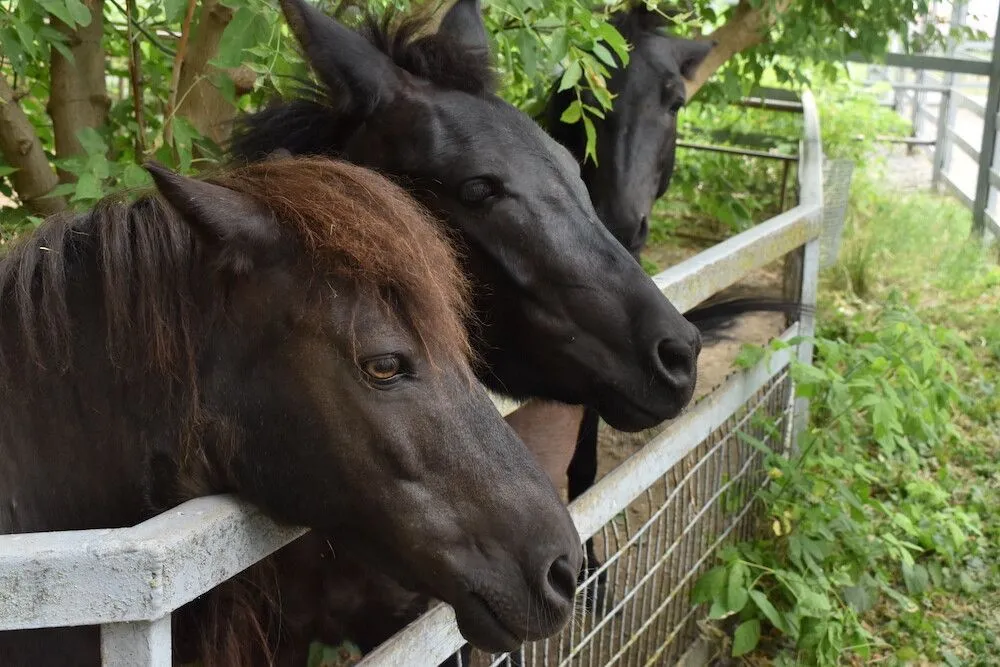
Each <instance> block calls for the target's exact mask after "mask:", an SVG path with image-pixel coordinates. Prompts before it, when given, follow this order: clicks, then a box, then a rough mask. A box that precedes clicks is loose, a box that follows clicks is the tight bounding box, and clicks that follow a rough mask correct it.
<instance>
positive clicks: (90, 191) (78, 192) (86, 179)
mask: <svg viewBox="0 0 1000 667" xmlns="http://www.w3.org/2000/svg"><path fill="white" fill-rule="evenodd" d="M103 194H104V192H103V191H102V190H101V182H100V181H99V180H98V178H97V176H95V175H94V174H81V175H80V178H79V180H77V182H76V188H75V192H74V195H73V201H85V200H94V199H100V198H101V197H102V196H103Z"/></svg>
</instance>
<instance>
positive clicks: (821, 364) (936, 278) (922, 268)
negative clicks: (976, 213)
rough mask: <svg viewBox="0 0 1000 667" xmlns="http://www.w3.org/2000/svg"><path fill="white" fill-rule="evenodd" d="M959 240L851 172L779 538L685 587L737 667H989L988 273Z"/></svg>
mask: <svg viewBox="0 0 1000 667" xmlns="http://www.w3.org/2000/svg"><path fill="white" fill-rule="evenodd" d="M970 227H971V219H970V215H969V213H968V212H967V211H966V210H964V209H963V208H962V207H961V205H960V204H958V203H957V202H956V201H954V200H952V199H950V198H947V197H941V196H936V195H932V194H922V193H921V194H905V193H900V192H898V191H897V190H896V189H894V188H893V187H891V186H889V185H887V184H886V183H883V182H880V181H879V180H877V179H876V178H874V177H873V176H872V175H871V173H869V172H867V171H859V172H857V173H856V176H855V184H854V187H853V188H852V198H851V206H850V212H849V219H848V223H847V226H846V229H845V239H844V244H843V246H842V251H841V256H840V260H839V263H838V264H837V265H836V266H835V267H832V268H831V269H830V270H828V271H827V272H826V273H825V275H824V276H823V279H822V285H821V290H820V304H819V331H818V340H817V357H816V361H815V365H814V366H813V367H801V368H796V369H793V374H794V375H795V377H796V380H797V383H798V386H799V388H800V390H801V391H802V392H803V393H805V394H806V395H809V396H811V398H812V410H811V424H810V428H809V431H808V433H807V434H806V436H805V438H804V440H803V443H804V444H803V451H802V455H801V456H799V457H795V458H792V459H787V458H783V457H780V456H776V455H772V456H770V457H769V461H768V465H769V466H772V474H773V480H774V481H773V482H772V483H771V485H770V487H769V488H768V489H766V490H765V491H764V492H763V493H762V499H763V501H764V506H765V507H767V510H768V512H769V513H770V518H769V519H768V521H767V524H766V525H772V519H773V520H774V521H773V525H774V526H778V528H776V529H774V533H773V534H771V535H769V536H768V537H767V538H766V539H759V540H755V541H751V542H745V543H742V544H738V545H735V546H734V547H732V548H729V549H726V550H725V551H724V553H723V554H722V562H721V564H720V565H718V566H717V567H716V568H715V569H714V570H713V571H712V572H710V573H709V574H708V575H706V577H704V578H703V579H702V580H701V582H699V588H698V591H697V598H698V599H699V600H701V601H708V602H712V615H713V617H715V618H720V619H721V618H726V617H733V618H732V620H734V621H736V623H735V624H734V627H736V632H735V634H734V641H733V645H732V653H733V654H734V655H737V656H739V659H740V660H742V661H744V663H745V664H754V665H765V664H766V665H814V664H815V665H838V664H856V665H862V664H882V665H939V664H944V665H972V666H980V665H1000V463H998V462H1000V395H998V392H997V391H996V389H997V386H998V385H1000V269H998V267H997V266H996V263H995V261H994V258H995V255H994V256H991V254H990V253H988V252H986V251H985V250H984V249H983V248H982V247H981V246H979V245H978V244H975V243H971V242H970V241H969V231H970ZM760 354H761V351H760V348H751V347H749V346H748V348H747V350H746V352H745V358H744V361H745V362H746V363H749V362H751V361H753V360H754V359H756V358H759V357H760Z"/></svg>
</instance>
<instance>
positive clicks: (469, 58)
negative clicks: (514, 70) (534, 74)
mask: <svg viewBox="0 0 1000 667" xmlns="http://www.w3.org/2000/svg"><path fill="white" fill-rule="evenodd" d="M432 21H433V16H432V15H431V14H430V13H429V11H427V10H426V9H425V10H423V11H419V10H418V11H415V12H413V13H411V14H409V15H402V14H401V13H400V12H399V11H398V10H395V9H393V8H390V9H388V10H387V11H386V12H385V14H384V15H383V16H382V17H379V16H378V15H376V14H375V13H374V12H373V11H372V10H368V11H367V12H366V13H365V15H364V18H363V20H362V22H361V25H360V27H359V28H358V33H359V34H360V35H362V36H363V37H364V38H365V39H366V40H367V41H368V42H369V43H370V44H372V45H373V46H374V47H375V48H376V49H378V50H379V51H380V52H382V53H384V54H385V55H386V56H388V57H389V58H390V59H391V60H392V62H393V63H394V64H395V65H396V66H397V67H399V68H401V69H403V70H404V71H406V72H409V73H410V74H413V75H414V76H418V77H421V78H423V79H426V80H428V81H430V82H431V83H433V84H435V85H436V86H439V87H441V88H444V89H447V90H458V91H461V92H465V93H468V94H470V95H475V96H487V95H491V94H493V93H494V92H495V90H496V73H495V71H494V69H493V66H492V64H491V62H490V56H489V54H488V53H486V52H484V51H483V50H481V49H477V48H475V47H472V46H469V45H465V44H462V43H461V42H459V41H458V40H455V39H452V38H450V37H448V36H446V35H440V34H437V33H436V32H430V27H431V23H432ZM296 94H297V97H296V98H295V99H290V100H281V99H274V100H272V101H271V103H270V104H268V105H267V106H266V107H264V108H263V109H261V110H259V111H257V112H254V113H248V114H242V115H240V116H239V117H238V118H237V119H236V120H235V121H234V122H233V131H232V134H231V137H230V142H229V151H230V153H231V154H232V155H233V156H235V157H237V158H240V159H249V160H255V159H260V158H263V157H265V156H266V155H267V154H269V153H270V152H272V151H273V150H275V149H277V148H286V149H288V150H289V151H291V152H292V153H295V154H305V155H309V154H317V153H323V152H327V153H329V152H331V151H332V152H333V154H338V153H339V151H340V150H341V149H342V147H343V144H344V142H345V141H346V140H347V138H348V137H349V136H350V134H351V133H352V132H353V130H354V128H355V127H357V126H358V125H359V124H360V123H361V122H362V121H363V119H359V118H356V117H353V116H352V115H351V114H350V113H349V111H348V109H346V108H345V100H347V99H348V98H349V96H348V95H345V94H343V91H339V90H333V89H329V88H327V87H325V86H321V85H319V84H317V83H313V82H311V81H300V82H299V85H298V87H297V90H296Z"/></svg>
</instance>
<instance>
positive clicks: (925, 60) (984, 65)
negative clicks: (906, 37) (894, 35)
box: [847, 53, 990, 76]
mask: <svg viewBox="0 0 1000 667" xmlns="http://www.w3.org/2000/svg"><path fill="white" fill-rule="evenodd" d="M847 60H848V61H850V62H855V63H863V64H866V65H869V64H876V65H883V64H884V65H888V66H889V67H907V68H910V69H929V70H937V71H939V72H954V73H956V74H977V75H980V76H989V74H990V63H989V62H988V61H981V60H967V59H964V58H948V57H945V56H927V55H918V54H909V53H887V54H885V57H884V58H883V59H882V62H879V63H871V57H870V56H866V55H864V54H861V53H850V54H848V55H847Z"/></svg>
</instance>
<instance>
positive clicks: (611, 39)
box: [597, 23, 629, 67]
mask: <svg viewBox="0 0 1000 667" xmlns="http://www.w3.org/2000/svg"><path fill="white" fill-rule="evenodd" d="M597 31H598V33H599V34H600V35H601V39H603V40H604V41H605V42H607V43H608V46H610V47H611V48H612V49H614V52H615V53H616V54H618V58H619V59H620V60H621V61H622V66H623V67H624V66H627V65H628V58H629V53H628V42H626V41H625V38H624V37H622V35H621V33H620V32H618V30H617V29H615V27H614V26H613V25H611V24H610V23H601V24H600V27H599V28H598V29H597Z"/></svg>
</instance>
